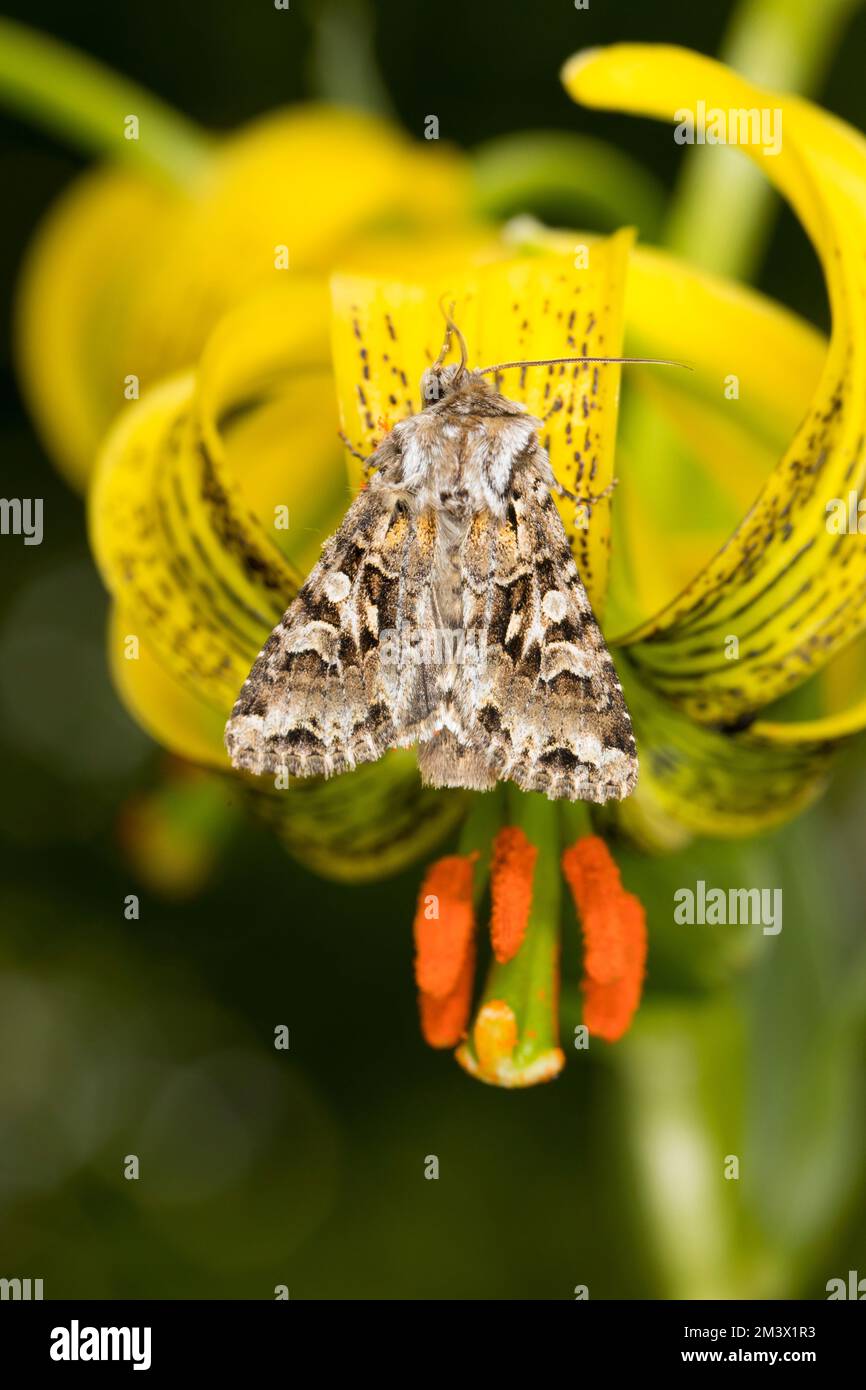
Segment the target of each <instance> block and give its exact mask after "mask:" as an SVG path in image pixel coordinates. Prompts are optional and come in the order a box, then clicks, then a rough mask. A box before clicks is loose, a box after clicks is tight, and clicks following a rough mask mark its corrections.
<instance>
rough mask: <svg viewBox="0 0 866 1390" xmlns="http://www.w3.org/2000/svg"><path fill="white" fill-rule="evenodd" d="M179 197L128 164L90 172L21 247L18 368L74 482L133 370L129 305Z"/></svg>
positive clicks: (154, 259) (162, 245) (81, 477)
mask: <svg viewBox="0 0 866 1390" xmlns="http://www.w3.org/2000/svg"><path fill="white" fill-rule="evenodd" d="M182 202H183V199H182V197H181V196H179V195H177V194H175V193H173V192H172V191H171V190H169V189H168V188H167V187H163V186H157V185H151V184H149V183H147V182H146V181H145V180H143V179H140V178H136V177H135V176H134V175H132V174H128V173H126V172H119V171H116V170H99V171H96V172H93V173H88V174H86V175H85V176H84V177H83V178H81V179H79V180H78V181H77V182H75V183H74V184H73V185H72V187H71V189H70V190H69V191H68V192H67V193H64V194H63V196H62V197H61V198H60V199H59V200H58V201H57V203H56V204H55V205H54V206H53V208H52V209H51V211H50V213H49V214H48V216H47V217H46V218H45V220H44V221H43V223H42V225H41V226H40V228H39V230H38V232H37V235H36V237H35V238H34V241H33V243H32V244H31V246H30V247H29V249H28V252H27V257H26V259H25V262H24V267H23V271H22V276H21V280H20V282H19V284H18V287H17V302H16V322H15V334H16V353H17V363H18V370H19V374H20V377H21V382H22V387H23V390H24V392H25V395H26V397H27V402H28V405H29V408H30V411H31V413H32V415H33V417H34V419H35V421H36V425H37V426H38V428H39V431H40V433H41V435H42V437H43V439H44V441H45V444H46V446H47V448H48V449H49V451H50V452H51V455H52V457H53V458H54V460H55V462H56V464H57V466H58V468H59V469H60V470H61V472H62V473H63V474H64V476H65V477H66V478H67V480H68V481H69V482H70V483H72V484H73V486H75V487H77V488H83V487H84V484H85V482H86V480H87V477H88V476H89V474H90V471H91V468H92V466H93V460H94V456H95V453H96V449H97V446H98V444H99V441H100V439H101V438H102V436H103V434H104V433H105V430H106V429H107V427H108V425H109V423H110V421H111V419H112V417H113V416H114V414H115V413H116V412H117V410H119V408H120V407H121V405H122V404H123V399H124V396H123V392H124V378H125V377H126V376H128V375H130V374H140V372H141V363H140V361H139V355H138V353H137V351H136V348H135V346H134V343H133V342H132V341H131V339H130V333H129V329H130V309H131V306H132V303H133V301H134V300H135V299H136V298H137V296H138V295H139V293H141V290H142V287H143V285H144V283H145V282H146V280H147V279H148V278H149V276H150V275H151V273H152V270H153V266H154V265H155V264H158V262H159V259H160V257H161V256H162V255H163V254H164V253H165V249H166V244H167V236H168V229H169V228H170V227H171V226H172V225H174V222H175V219H176V217H177V214H178V209H179V207H180V205H181V203H182ZM59 364H62V367H61V366H60V365H59ZM177 365H178V364H177V362H176V361H172V362H171V363H169V364H167V367H166V371H170V370H174V369H175V368H176V366H177Z"/></svg>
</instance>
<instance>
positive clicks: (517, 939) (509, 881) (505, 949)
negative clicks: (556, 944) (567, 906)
mask: <svg viewBox="0 0 866 1390" xmlns="http://www.w3.org/2000/svg"><path fill="white" fill-rule="evenodd" d="M537 858H538V850H537V849H536V847H535V845H533V844H532V843H531V842H530V841H529V840H528V839H527V838H526V835H525V834H524V832H523V831H522V830H521V829H520V827H519V826H514V825H507V826H504V827H503V829H502V830H500V831H499V833H498V835H497V836H496V839H495V840H494V842H493V857H492V860H491V864H490V902H491V911H490V939H491V943H492V945H493V952H494V955H495V956H496V959H497V960H498V961H499V962H500V964H504V963H505V962H506V961H508V960H511V959H512V957H513V956H516V954H517V952H518V951H519V950H520V947H521V945H522V943H523V938H524V936H525V934H526V927H527V924H528V922H529V913H530V909H531V907H532V883H533V878H534V875H535V861H536V859H537Z"/></svg>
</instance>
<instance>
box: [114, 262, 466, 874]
mask: <svg viewBox="0 0 866 1390" xmlns="http://www.w3.org/2000/svg"><path fill="white" fill-rule="evenodd" d="M327 327H328V322H327V302H326V291H325V288H324V286H323V285H322V284H321V283H319V282H316V281H307V282H305V281H303V280H301V279H299V278H297V279H293V281H292V283H291V285H290V286H286V288H285V290H284V291H282V292H280V293H276V292H275V293H274V294H273V295H265V296H262V297H260V298H258V299H254V300H251V301H249V302H248V303H247V304H245V305H244V306H243V307H242V308H241V309H239V310H237V311H235V312H234V313H233V314H232V315H231V316H230V317H229V319H228V320H227V321H226V322H225V324H224V325H222V326H221V327H220V328H219V329H218V330H217V331H216V332H215V334H214V335H213V338H212V339H211V341H210V342H209V344H208V347H207V349H206V351H205V354H204V357H203V361H202V364H201V368H200V370H199V372H198V373H197V374H196V375H193V374H189V375H185V376H182V377H178V378H175V379H174V380H172V381H169V382H166V383H165V384H163V385H162V386H160V387H158V388H157V389H155V390H154V391H152V392H150V393H149V394H148V396H147V397H146V398H144V399H143V400H141V401H140V402H138V403H130V405H129V407H128V413H127V414H125V415H124V416H122V417H121V419H120V420H119V422H118V424H117V425H116V427H115V428H114V430H113V431H112V433H111V436H110V438H109V440H108V441H107V443H106V446H105V449H104V451H103V455H102V458H101V460H100V464H99V469H98V473H97V476H96V479H95V482H94V486H93V488H92V493H91V508H90V521H91V534H92V544H93V548H94V552H95V555H96V558H97V561H98V563H99V566H100V569H101V571H102V574H103V577H104V579H105V582H106V585H107V587H108V588H109V590H110V592H111V593H112V595H113V597H114V599H115V603H116V605H117V607H116V617H115V621H114V625H113V629H112V636H111V660H112V666H113V669H114V672H115V676H116V679H117V681H118V685H119V688H120V690H121V693H122V694H123V696H124V698H125V699H126V701H127V704H128V705H129V707H130V709H131V712H132V713H133V714H134V715H135V716H136V717H137V718H138V720H139V722H140V723H142V724H143V725H144V727H145V728H147V729H148V730H149V732H151V733H152V734H153V735H154V737H156V738H157V739H159V741H160V742H162V743H164V744H165V746H167V747H169V748H171V749H172V751H174V752H175V753H178V754H180V755H182V756H186V757H188V758H190V759H191V760H195V761H200V762H205V763H208V764H210V765H212V766H215V767H222V768H224V769H225V770H226V771H228V760H227V757H226V755H225V752H224V750H223V748H222V728H223V726H224V724H225V720H226V718H227V717H228V714H229V712H230V710H231V707H232V705H233V703H234V700H235V699H236V697H237V693H238V690H239V689H240V686H241V684H242V682H243V680H244V679H245V677H246V675H247V673H248V671H249V669H250V666H251V665H252V662H253V660H254V659H255V656H256V655H257V653H258V651H259V650H260V648H261V646H262V645H263V643H264V641H265V640H266V638H267V636H268V633H269V631H270V630H271V628H272V627H273V625H274V624H275V623H276V622H277V621H278V620H279V618H280V616H281V615H282V613H283V611H284V610H285V608H286V607H287V605H288V603H289V601H290V600H291V598H292V596H293V594H294V592H295V591H296V587H297V585H298V583H299V582H300V580H301V578H302V577H303V575H302V572H301V569H300V567H299V564H298V562H297V561H296V560H295V559H294V555H295V554H305V553H307V552H308V551H309V550H310V546H311V541H312V542H316V541H318V542H319V543H320V542H321V541H322V540H323V539H324V538H325V536H326V535H327V533H328V531H329V530H330V529H331V528H332V526H333V525H335V524H336V522H337V521H338V520H339V516H338V515H334V514H333V510H332V509H333V507H334V504H335V500H336V503H337V506H338V507H339V506H340V504H341V502H344V500H345V478H344V474H343V462H342V457H341V453H342V450H341V449H340V447H339V441H338V440H337V437H336V421H335V419H334V417H333V404H331V407H330V413H329V412H327V411H325V412H323V411H322V402H323V386H322V378H323V377H324V378H325V379H326V381H327V384H328V387H329V389H330V390H331V392H332V389H333V388H332V382H331V378H330V375H329V370H328V365H327V362H328V353H327ZM296 450H298V451H299V452H297V453H296V452H295V451H296ZM340 494H343V496H342V497H341V496H340ZM328 508H330V509H331V512H330V513H329V514H328V515H327V516H325V515H324V513H325V512H327V511H328ZM284 517H287V518H288V530H283V529H281V526H280V522H281V520H282V519H283V518H284ZM296 541H297V542H298V544H297V545H296ZM305 563H306V562H305ZM130 637H131V638H134V639H135V641H134V642H133V643H132V644H130V642H129V641H128V639H129V638H130ZM249 790H250V792H251V793H254V794H255V793H257V797H256V799H257V802H258V804H259V806H260V808H261V810H262V811H263V813H265V814H266V815H267V816H268V817H270V818H271V819H272V820H273V821H274V822H275V824H276V827H277V830H278V832H279V833H280V834H281V836H282V837H283V838H284V840H285V841H286V843H287V845H288V846H289V848H291V849H292V850H293V852H295V853H296V854H298V855H299V857H302V858H304V859H305V860H306V861H307V862H309V863H311V864H312V865H313V866H314V867H315V868H316V869H317V870H318V871H319V872H322V873H325V874H329V875H331V876H333V877H339V878H344V879H359V878H366V877H375V876H376V875H378V874H385V873H389V872H394V871H396V870H397V869H399V868H400V867H402V866H403V865H405V864H406V863H408V862H410V861H411V860H412V859H414V858H415V857H417V856H419V855H421V854H426V853H429V851H430V850H431V849H432V848H433V845H434V843H435V841H436V839H437V838H438V836H440V835H441V834H443V833H445V832H446V831H447V830H448V828H450V827H451V826H452V825H453V824H454V823H455V820H456V818H457V816H458V815H459V814H460V811H461V809H462V805H463V803H462V800H461V798H460V797H459V796H453V797H451V796H434V794H433V793H430V792H423V791H422V790H421V788H420V787H419V784H418V777H417V771H416V769H415V765H414V761H413V760H412V759H411V758H410V757H409V756H408V755H405V754H404V755H400V754H395V755H392V756H390V757H389V758H386V759H383V760H382V762H380V763H377V764H375V765H374V766H372V767H370V768H366V769H363V770H361V771H359V772H357V773H356V774H354V775H353V776H352V777H351V778H348V777H347V778H338V779H335V780H334V781H333V782H329V783H322V782H310V783H299V784H295V783H293V784H292V785H291V787H290V788H288V789H279V790H278V789H277V788H276V787H275V784H274V782H273V781H271V780H269V779H265V780H264V781H263V782H253V781H250V783H249Z"/></svg>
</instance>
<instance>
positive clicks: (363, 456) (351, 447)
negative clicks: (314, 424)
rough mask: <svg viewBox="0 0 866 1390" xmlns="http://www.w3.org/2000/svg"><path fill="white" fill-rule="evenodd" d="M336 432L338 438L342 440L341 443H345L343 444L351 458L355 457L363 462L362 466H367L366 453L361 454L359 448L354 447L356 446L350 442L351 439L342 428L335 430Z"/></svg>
mask: <svg viewBox="0 0 866 1390" xmlns="http://www.w3.org/2000/svg"><path fill="white" fill-rule="evenodd" d="M337 434H338V436H339V438H340V439H341V440H342V441H343V443H344V444H345V446H346V448H347V449H348V451H349V453H350V454H351V455H352V458H355V459H357V460H358V462H359V463H363V464H364V466H365V467H366V466H367V455H366V454H362V453H361V450H360V449H356V448H355V446H354V444H353V443H352V441H351V439H350V438H349V436H348V435H347V434H346V433H345V431H344V430H338V431H337Z"/></svg>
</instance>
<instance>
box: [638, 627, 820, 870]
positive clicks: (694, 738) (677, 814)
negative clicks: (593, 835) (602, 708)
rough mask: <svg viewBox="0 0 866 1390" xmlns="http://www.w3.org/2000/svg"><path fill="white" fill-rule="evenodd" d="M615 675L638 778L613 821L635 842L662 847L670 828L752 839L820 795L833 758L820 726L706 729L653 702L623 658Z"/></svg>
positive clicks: (673, 831)
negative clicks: (629, 720)
mask: <svg viewBox="0 0 866 1390" xmlns="http://www.w3.org/2000/svg"><path fill="white" fill-rule="evenodd" d="M617 670H618V672H619V675H620V679H621V680H622V684H623V689H624V691H625V694H626V699H627V701H628V705H629V709H630V711H631V715H632V720H633V722H634V730H635V738H636V740H637V746H638V752H639V755H640V776H639V778H638V784H637V790H636V792H635V793H634V795H633V796H632V797H630V798H629V799H628V800H627V801H625V802H623V803H622V805H621V806H618V807H617V808H616V816H617V819H618V820H619V821H620V823H621V824H623V825H624V826H625V828H626V829H627V830H629V832H630V833H632V834H633V835H634V838H635V839H637V840H638V841H639V842H642V843H645V844H647V846H648V847H651V848H664V847H665V842H669V837H671V841H670V842H672V841H673V840H674V839H675V837H676V834H677V831H676V827H679V829H680V830H682V829H685V830H686V831H689V832H692V833H694V834H701V835H716V836H722V837H735V836H744V835H753V834H756V833H757V832H758V831H760V830H764V829H768V828H770V827H772V826H774V825H780V824H782V823H784V822H785V821H787V820H790V819H791V818H792V817H794V816H796V815H797V814H799V812H800V811H802V810H804V809H805V807H807V806H808V805H809V804H810V803H811V802H812V801H813V800H815V798H816V797H817V796H819V795H820V793H821V792H822V791H823V790H824V788H825V786H826V783H827V777H828V774H829V769H830V765H831V762H832V758H833V754H834V751H835V745H834V742H833V740H832V737H830V735H829V730H828V731H827V736H822V731H821V728H820V727H819V726H810V725H808V724H803V725H799V726H796V725H791V726H785V725H775V726H765V725H763V724H757V723H756V724H755V725H753V726H752V727H751V728H747V729H743V730H742V731H740V732H733V731H723V730H721V729H710V728H707V727H706V726H705V725H702V724H699V723H696V722H695V720H693V719H691V718H690V717H689V716H688V715H686V714H684V713H683V712H682V711H681V710H678V709H677V708H676V707H675V706H674V705H673V704H671V703H670V701H667V700H664V699H661V698H659V696H658V695H656V694H655V693H654V692H653V690H652V689H651V688H649V687H648V686H647V684H646V682H645V680H644V678H643V676H642V674H641V673H640V672H635V670H634V668H633V667H632V666H631V662H630V660H629V657H628V655H627V654H625V653H622V652H621V653H620V654H619V655H618V658H617ZM786 727H788V728H790V730H791V736H790V737H785V735H784V730H785V728H786Z"/></svg>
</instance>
